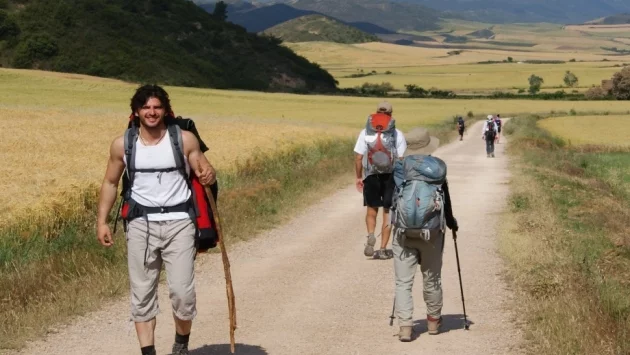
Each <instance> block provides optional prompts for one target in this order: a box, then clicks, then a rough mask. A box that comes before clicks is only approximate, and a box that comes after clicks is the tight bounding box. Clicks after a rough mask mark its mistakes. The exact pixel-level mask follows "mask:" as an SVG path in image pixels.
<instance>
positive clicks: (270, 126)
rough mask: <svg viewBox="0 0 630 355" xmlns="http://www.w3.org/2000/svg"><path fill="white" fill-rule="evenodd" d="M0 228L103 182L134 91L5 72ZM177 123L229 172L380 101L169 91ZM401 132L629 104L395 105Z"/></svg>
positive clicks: (330, 133) (336, 132) (350, 120)
mask: <svg viewBox="0 0 630 355" xmlns="http://www.w3.org/2000/svg"><path fill="white" fill-rule="evenodd" d="M0 82H1V83H2V85H0V124H2V126H3V129H2V130H0V161H2V162H3V164H4V165H3V169H2V171H1V172H0V199H1V200H2V201H3V202H4V208H3V210H2V211H1V212H0V220H2V219H3V217H4V218H6V217H7V216H10V215H11V213H13V212H15V211H17V210H20V209H21V208H22V207H24V206H32V205H33V204H37V203H40V202H42V201H46V200H47V199H48V198H49V197H50V196H54V195H55V194H56V193H58V192H63V191H67V190H68V189H71V188H73V187H74V186H83V185H85V184H86V183H89V182H97V183H98V182H100V181H101V179H102V178H103V173H104V169H105V166H106V161H107V155H108V148H109V145H110V143H111V141H112V140H113V139H114V138H115V137H116V136H118V135H121V134H122V133H123V131H124V129H125V128H126V124H127V119H128V116H129V114H130V111H129V110H130V109H129V100H130V98H131V96H132V94H133V92H134V90H135V88H136V87H137V84H131V83H125V82H122V81H117V80H111V79H102V78H95V77H89V76H82V75H72V74H62V73H51V72H42V71H28V70H14V69H0ZM167 90H168V91H169V94H170V96H171V101H172V104H173V108H174V110H175V113H176V114H178V115H182V116H185V117H191V118H193V119H195V122H196V124H197V126H198V129H199V131H200V134H201V136H202V137H203V138H204V141H205V142H206V143H207V144H208V145H209V147H210V151H209V152H208V153H206V154H207V156H208V158H209V159H210V160H211V161H212V162H213V164H214V165H215V166H217V168H219V169H222V170H226V169H230V168H231V167H233V166H234V163H235V161H237V160H239V159H241V160H242V159H245V158H247V157H248V156H251V154H253V153H254V152H258V151H271V150H278V149H285V148H289V147H291V146H292V145H293V144H295V143H304V142H306V143H308V142H313V141H315V140H320V139H330V138H334V137H349V138H354V137H356V136H357V135H358V132H359V130H360V129H361V128H362V127H363V126H364V125H365V120H366V117H367V115H368V114H370V113H372V112H373V111H374V110H375V109H376V104H377V103H378V101H380V100H379V99H378V98H356V97H343V96H320V95H317V96H315V95H291V94H270V93H259V92H245V91H221V90H207V89H194V88H181V87H167ZM390 101H391V102H392V104H393V106H394V116H395V118H396V120H397V125H398V127H399V128H401V129H402V130H403V131H406V130H409V129H411V128H413V127H416V126H419V125H431V124H437V123H441V122H443V121H445V120H447V119H450V118H452V116H453V115H456V114H459V115H466V114H467V113H468V112H469V111H472V112H474V113H475V114H489V113H503V114H504V116H505V113H519V112H532V111H535V112H539V113H549V112H550V111H552V110H555V111H567V112H568V111H569V110H571V109H574V110H576V111H579V112H585V111H586V112H590V111H593V112H600V111H611V112H626V111H630V102H628V101H626V102H610V101H601V102H595V101H593V102H570V101H559V102H553V101H528V100H512V101H509V100H500V101H499V100H425V99H422V100H420V99H416V100H412V99H391V100H390Z"/></svg>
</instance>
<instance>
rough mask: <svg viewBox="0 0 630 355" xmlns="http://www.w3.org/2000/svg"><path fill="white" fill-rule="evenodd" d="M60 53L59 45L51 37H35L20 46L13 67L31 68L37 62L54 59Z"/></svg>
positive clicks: (42, 35)
mask: <svg viewBox="0 0 630 355" xmlns="http://www.w3.org/2000/svg"><path fill="white" fill-rule="evenodd" d="M58 51H59V49H58V47H57V43H56V42H55V41H54V40H53V39H52V38H51V37H50V36H48V35H46V34H40V35H35V36H33V37H30V38H28V39H27V40H25V41H22V42H20V43H19V44H18V47H17V50H16V53H15V57H14V58H13V65H14V66H15V67H17V68H30V67H32V66H33V63H34V62H35V61H37V60H44V59H48V58H52V57H54V56H55V55H57V53H58Z"/></svg>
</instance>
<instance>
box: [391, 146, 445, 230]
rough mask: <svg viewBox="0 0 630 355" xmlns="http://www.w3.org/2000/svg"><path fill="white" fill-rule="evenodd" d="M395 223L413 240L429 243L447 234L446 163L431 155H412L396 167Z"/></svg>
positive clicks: (397, 227) (393, 218)
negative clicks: (432, 238)
mask: <svg viewBox="0 0 630 355" xmlns="http://www.w3.org/2000/svg"><path fill="white" fill-rule="evenodd" d="M393 174H394V183H395V185H396V190H395V192H394V200H393V204H392V206H393V207H392V209H393V213H392V224H393V225H394V227H395V228H396V230H397V232H403V233H405V235H406V236H407V237H410V238H422V239H424V240H429V239H430V238H431V236H432V235H435V233H437V232H442V233H443V232H444V230H445V228H446V227H445V226H446V220H445V206H444V204H445V197H444V191H443V190H442V185H443V184H444V183H445V182H446V164H445V163H444V161H443V160H441V159H439V158H436V157H433V156H430V155H422V154H417V155H410V156H407V157H405V158H404V159H403V160H399V161H397V162H396V164H395V165H394V173H393Z"/></svg>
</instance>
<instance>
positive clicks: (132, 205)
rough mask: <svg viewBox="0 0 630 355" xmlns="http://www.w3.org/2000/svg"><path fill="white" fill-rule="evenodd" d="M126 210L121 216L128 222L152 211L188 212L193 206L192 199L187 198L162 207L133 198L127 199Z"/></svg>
mask: <svg viewBox="0 0 630 355" xmlns="http://www.w3.org/2000/svg"><path fill="white" fill-rule="evenodd" d="M128 202H129V203H128V210H127V211H124V212H126V213H123V218H124V219H126V220H127V221H128V222H129V221H131V220H132V219H134V218H138V217H145V216H146V215H149V214H153V213H176V212H186V213H188V214H190V212H191V208H192V207H193V205H192V203H191V202H192V201H190V200H188V201H186V202H184V203H180V204H178V205H175V206H163V207H148V206H143V205H141V204H139V203H138V202H136V201H134V200H133V199H129V201H128Z"/></svg>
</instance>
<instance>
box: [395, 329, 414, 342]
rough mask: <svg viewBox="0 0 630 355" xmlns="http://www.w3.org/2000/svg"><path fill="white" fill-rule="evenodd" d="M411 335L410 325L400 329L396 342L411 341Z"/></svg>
mask: <svg viewBox="0 0 630 355" xmlns="http://www.w3.org/2000/svg"><path fill="white" fill-rule="evenodd" d="M412 333H413V327H412V326H410V325H406V326H402V327H400V332H399V333H398V340H400V341H402V342H405V343H406V342H409V341H411V334H412Z"/></svg>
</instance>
